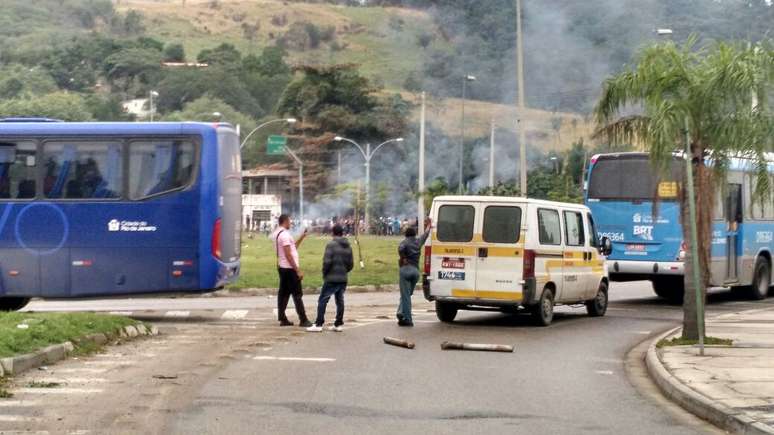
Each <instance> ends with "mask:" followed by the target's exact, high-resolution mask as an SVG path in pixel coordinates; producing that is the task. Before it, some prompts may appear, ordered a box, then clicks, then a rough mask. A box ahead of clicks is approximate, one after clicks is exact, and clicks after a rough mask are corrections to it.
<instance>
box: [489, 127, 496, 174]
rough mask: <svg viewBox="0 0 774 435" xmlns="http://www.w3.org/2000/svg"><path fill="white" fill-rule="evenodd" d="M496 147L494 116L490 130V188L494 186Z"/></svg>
mask: <svg viewBox="0 0 774 435" xmlns="http://www.w3.org/2000/svg"><path fill="white" fill-rule="evenodd" d="M494 147H495V122H494V118H492V125H491V131H490V132H489V188H490V189H493V188H494V179H495V177H494V171H495V164H494Z"/></svg>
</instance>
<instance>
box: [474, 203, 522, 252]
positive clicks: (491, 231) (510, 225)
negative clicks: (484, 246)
mask: <svg viewBox="0 0 774 435" xmlns="http://www.w3.org/2000/svg"><path fill="white" fill-rule="evenodd" d="M520 232H521V209H520V208H519V207H487V208H486V210H485V211H484V234H483V236H484V241H485V242H488V243H516V242H518V241H519V233H520Z"/></svg>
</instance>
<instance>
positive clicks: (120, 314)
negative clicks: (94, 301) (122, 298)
mask: <svg viewBox="0 0 774 435" xmlns="http://www.w3.org/2000/svg"><path fill="white" fill-rule="evenodd" d="M132 313H133V312H132V311H108V314H112V315H114V316H127V317H128V316H131V315H132Z"/></svg>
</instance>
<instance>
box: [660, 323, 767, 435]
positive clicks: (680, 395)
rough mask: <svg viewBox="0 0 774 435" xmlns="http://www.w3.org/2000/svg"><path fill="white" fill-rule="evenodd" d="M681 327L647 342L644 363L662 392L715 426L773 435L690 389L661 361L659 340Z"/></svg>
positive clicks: (737, 431) (753, 434) (746, 432)
mask: <svg viewBox="0 0 774 435" xmlns="http://www.w3.org/2000/svg"><path fill="white" fill-rule="evenodd" d="M680 329H682V327H677V328H673V329H670V330H669V331H667V332H665V333H663V334H661V335H659V336H658V337H656V338H655V339H653V340H652V341H651V342H650V344H648V352H647V354H646V356H645V366H646V367H647V369H648V374H649V375H650V377H651V379H653V381H654V382H655V383H656V385H658V388H659V389H660V390H661V392H662V393H663V394H664V396H666V397H667V398H669V399H670V400H672V401H673V402H675V403H677V404H678V405H680V406H681V407H683V408H684V409H685V410H687V411H689V412H690V413H692V414H694V415H696V416H698V417H700V418H702V419H704V420H707V421H709V422H710V423H712V424H714V425H715V426H717V427H719V428H721V429H723V430H726V431H729V432H733V433H738V434H745V435H774V430H772V429H771V428H769V427H767V426H766V425H764V424H761V423H758V422H757V421H755V420H753V419H751V418H749V417H747V416H745V415H744V414H742V413H739V412H736V411H734V410H733V409H730V408H728V407H726V406H723V405H721V404H719V403H716V402H714V401H713V400H711V399H709V398H708V397H706V396H704V395H702V394H700V393H699V392H697V391H694V390H693V389H691V388H689V387H688V386H687V385H685V384H684V383H682V382H680V380H678V379H677V378H676V377H675V376H673V375H672V374H671V373H670V372H669V370H667V369H666V367H664V365H663V364H662V363H661V359H660V358H659V356H658V350H657V349H656V343H658V342H659V341H660V340H662V339H664V338H666V337H669V336H670V335H673V334H674V333H675V332H677V331H679V330H680Z"/></svg>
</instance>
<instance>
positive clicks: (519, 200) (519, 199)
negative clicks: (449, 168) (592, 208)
mask: <svg viewBox="0 0 774 435" xmlns="http://www.w3.org/2000/svg"><path fill="white" fill-rule="evenodd" d="M433 201H439V202H467V203H471V202H490V203H491V202H494V203H503V204H536V205H545V206H552V207H577V208H581V209H585V208H586V206H585V205H583V204H576V203H572V202H557V201H548V200H544V199H532V198H525V197H523V196H485V195H444V196H436V197H435V198H434V199H433Z"/></svg>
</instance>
